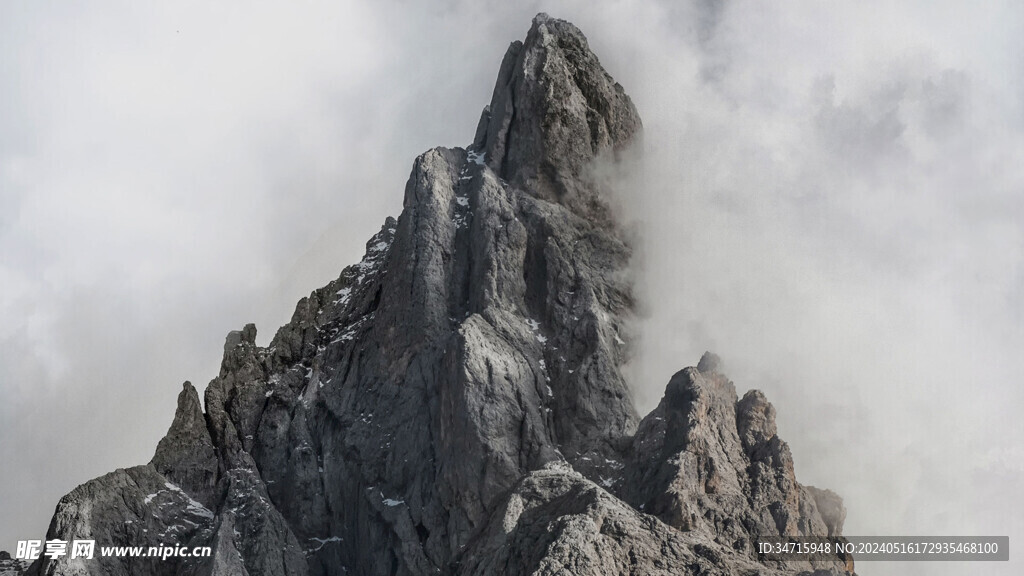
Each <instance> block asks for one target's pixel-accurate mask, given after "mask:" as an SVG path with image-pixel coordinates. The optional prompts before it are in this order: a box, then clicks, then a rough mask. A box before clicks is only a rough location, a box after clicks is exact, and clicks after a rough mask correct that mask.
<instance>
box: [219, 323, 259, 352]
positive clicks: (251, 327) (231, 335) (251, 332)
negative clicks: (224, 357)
mask: <svg viewBox="0 0 1024 576" xmlns="http://www.w3.org/2000/svg"><path fill="white" fill-rule="evenodd" d="M255 343H256V325H255V324H253V323H251V322H250V323H249V324H246V325H245V328H242V329H241V330H232V331H231V332H228V335H227V336H226V337H225V338H224V353H225V354H227V353H228V352H230V351H231V350H233V349H234V348H235V347H236V346H241V345H242V344H255Z"/></svg>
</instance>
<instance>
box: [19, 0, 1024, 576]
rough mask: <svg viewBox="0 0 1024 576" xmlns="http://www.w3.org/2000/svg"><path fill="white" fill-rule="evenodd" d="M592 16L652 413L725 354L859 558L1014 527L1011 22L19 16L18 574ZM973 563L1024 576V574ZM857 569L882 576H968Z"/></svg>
mask: <svg viewBox="0 0 1024 576" xmlns="http://www.w3.org/2000/svg"><path fill="white" fill-rule="evenodd" d="M542 10H543V11H546V12H548V13H550V14H551V15H553V16H556V17H559V18H565V19H568V20H570V21H572V22H574V23H575V24H576V25H578V26H579V27H580V28H581V29H582V30H583V31H584V33H585V34H586V35H587V36H588V38H589V39H590V42H591V46H592V48H593V49H594V51H595V52H596V53H597V55H598V56H599V57H600V58H601V61H602V63H603V64H604V66H605V67H606V68H607V69H608V70H609V72H610V73H611V74H612V75H613V76H615V78H616V80H618V81H619V82H620V83H621V84H622V85H623V86H624V87H625V89H626V91H627V92H628V93H629V94H630V95H631V96H632V98H633V100H634V102H635V103H636V105H637V108H638V110H639V111H640V114H641V117H642V118H643V121H644V125H645V134H644V143H643V148H644V150H643V152H644V153H643V156H642V160H640V161H639V163H638V164H637V165H635V166H630V170H629V177H628V178H627V179H626V180H625V181H623V182H620V183H619V187H618V188H619V189H618V190H617V201H618V203H619V204H620V205H621V209H622V215H621V217H622V219H623V220H624V221H625V222H627V223H628V225H629V226H630V228H631V229H632V230H634V231H635V233H636V238H637V240H636V242H637V247H636V249H637V255H636V261H635V266H636V271H637V293H638V297H639V300H640V305H641V311H640V320H639V322H638V325H637V327H636V331H637V335H636V340H635V343H634V349H635V357H634V358H633V360H632V362H631V364H630V366H629V376H630V379H631V385H632V387H633V390H634V393H635V398H636V401H637V404H638V408H639V409H640V411H641V413H643V412H646V411H647V410H649V409H650V408H651V407H653V406H654V405H655V404H656V403H657V401H658V399H659V398H660V396H661V394H662V392H663V391H664V387H665V385H666V384H667V382H668V379H669V377H670V376H671V375H672V373H673V372H675V371H676V370H678V369H680V368H682V367H685V366H689V365H694V364H696V362H697V360H698V359H699V357H700V355H701V353H702V352H704V351H705V350H713V351H715V352H717V353H718V354H719V355H721V356H722V358H723V360H724V365H725V369H724V371H725V372H726V373H727V374H728V375H729V377H730V378H731V379H732V380H733V381H734V382H735V383H736V386H737V389H738V390H739V391H740V393H741V394H742V392H743V391H745V390H746V389H748V388H759V389H761V390H763V391H764V392H765V393H766V395H767V396H768V398H769V399H770V400H771V401H772V402H773V404H774V405H775V407H776V409H777V411H778V426H779V435H780V436H781V437H782V438H783V439H784V440H786V441H787V442H788V443H789V444H790V446H791V448H792V451H793V456H794V460H795V464H796V471H797V477H798V478H799V480H800V481H801V482H803V483H806V484H813V485H816V486H821V487H828V488H831V489H833V490H835V491H836V492H838V493H839V494H840V495H842V496H843V498H844V500H845V503H846V507H847V509H848V516H847V522H846V528H845V532H846V533H847V534H850V535H873V534H878V535H886V534H888V535H913V534H917V535H992V534H995V535H1003V534H1009V535H1010V537H1011V546H1012V545H1013V544H1012V543H1013V542H1015V541H1016V539H1017V537H1018V536H1024V526H1022V520H1021V518H1024V501H1022V499H1021V498H1020V497H1019V495H1018V494H1017V490H1018V489H1019V487H1020V486H1022V485H1024V450H1022V448H1021V446H1024V424H1021V423H1020V419H1019V418H1018V417H1017V416H1018V412H1019V410H1020V408H1021V407H1022V406H1024V392H1022V391H1021V387H1020V386H1019V383H1020V375H1021V374H1024V359H1022V358H1021V354H1020V353H1019V350H1022V349H1024V328H1022V326H1024V304H1022V302H1024V297H1022V296H1024V268H1022V265H1021V262H1022V260H1024V110H1022V104H1021V103H1022V102H1024V90H1022V88H1024V84H1022V80H1024V66H1022V61H1021V59H1020V57H1019V55H1020V54H1022V53H1024V50H1022V48H1024V46H1022V40H1021V37H1020V35H1019V33H1018V31H1019V30H1020V29H1021V26H1022V24H1024V13H1022V9H1021V8H1020V7H1018V6H1017V5H1016V4H1014V3H1005V4H996V3H990V4H986V5H985V6H984V7H968V6H965V5H962V4H961V3H944V4H936V3H931V2H929V3H923V2H922V3H909V4H904V5H902V6H901V7H891V6H887V5H868V4H864V3H854V2H842V3H828V4H824V3H816V2H791V3H786V4H785V5H768V4H765V3H758V2H752V1H751V2H726V3H715V2H668V1H664V2H656V1H649V2H608V3H601V4H596V5H595V4H593V3H590V2H565V3H539V2H533V3H524V4H522V5H517V6H504V5H499V4H497V3H493V4H488V3H484V2H474V3H470V2H459V1H453V2H447V3H443V4H441V5H436V4H427V3H422V4H417V3H400V4H399V3H370V2H347V3H342V4H333V3H322V4H320V3H303V4H302V5H300V6H294V5H288V6H284V5H272V4H256V5H248V4H247V5H245V6H244V7H243V6H242V5H237V6H230V5H220V6H218V7H210V6H206V5H205V4H200V3H194V4H189V3H180V4H179V3H176V4H175V5H174V6H162V7H149V8H145V9H143V8H140V7H138V6H135V5H131V4H128V5H125V4H116V3H112V4H105V5H103V4H90V5H89V6H88V7H85V6H68V5H65V6H61V7H57V6H55V5H49V4H45V5H44V4H40V3H10V4H5V5H4V6H3V7H2V8H0V13H2V17H0V67H2V70H3V74H2V75H0V99H2V101H3V102H4V106H2V107H0V246H2V251H0V340H2V345H0V395H2V397H3V398H4V401H3V402H2V403H0V431H2V436H0V437H2V441H0V462H2V463H3V464H2V465H0V486H2V489H0V510H3V515H2V517H3V521H2V522H0V549H7V550H11V549H13V548H14V547H15V544H16V541H17V540H19V539H28V538H39V537H41V536H42V534H43V533H44V532H45V529H46V525H47V522H48V521H49V518H50V515H51V514H52V512H53V508H54V506H55V505H56V503H57V501H58V499H59V498H60V497H61V496H62V495H63V494H65V493H66V492H68V491H69V490H71V489H73V488H74V487H75V486H76V485H78V484H81V483H83V482H85V481H87V480H89V479H90V478H93V477H95V476H98V475H100V474H103V473H105V472H108V471H110V470H113V469H114V468H117V467H127V466H132V465H135V464H141V463H144V462H147V461H149V459H150V458H151V456H152V451H153V449H154V448H155V446H156V443H157V441H158V440H159V438H160V437H161V436H162V435H163V434H164V433H165V432H166V430H167V427H168V426H169V425H170V422H171V419H172V417H173V413H174V405H175V404H174V400H175V397H176V395H177V393H178V391H179V390H180V384H181V382H182V381H184V380H191V381H192V382H194V383H195V384H196V385H197V387H199V388H200V390H201V389H202V388H203V387H205V384H206V382H208V381H209V380H210V379H211V378H212V377H213V376H215V375H216V373H217V369H218V366H219V360H220V353H221V345H222V343H223V338H224V336H225V335H226V333H227V332H228V331H229V330H232V329H237V328H240V327H241V326H242V325H244V324H245V323H247V322H255V323H256V324H257V326H258V328H259V330H260V334H259V341H260V342H261V343H265V342H267V341H269V339H270V337H271V336H272V335H273V332H274V330H276V328H277V327H278V326H280V325H281V324H283V323H285V322H286V321H287V320H288V318H289V317H290V315H291V312H292V310H293V307H294V304H295V302H296V301H297V300H298V299H299V298H300V297H302V296H304V295H306V294H308V293H309V292H310V291H311V290H313V289H314V288H316V287H317V286H320V285H322V284H324V283H325V282H326V281H328V280H329V279H331V278H334V277H335V276H336V275H337V274H338V272H340V270H341V269H342V268H343V267H344V266H345V265H347V264H349V263H352V262H355V261H358V259H359V257H360V256H361V254H362V250H363V244H364V242H365V241H366V239H367V238H369V236H370V235H371V234H372V233H373V232H375V231H376V229H377V228H378V227H379V226H380V224H381V222H382V221H383V219H384V218H385V217H386V216H388V215H397V214H398V212H399V210H400V208H401V195H402V189H403V186H404V182H405V179H406V177H407V176H408V174H409V170H410V168H411V165H412V160H413V159H414V158H415V156H416V155H417V154H419V153H420V152H423V151H425V150H427V149H428V148H430V147H433V146H437V145H446V146H464V145H466V144H467V143H468V142H469V141H470V140H471V139H472V135H473V130H474V127H475V123H476V120H477V119H478V117H479V112H480V109H481V108H482V107H483V105H484V104H486V103H487V102H488V101H489V99H490V92H491V89H492V87H493V82H494V76H495V74H496V73H497V67H498V64H499V63H500V60H501V56H502V54H503V53H504V51H505V49H506V47H507V45H508V42H511V41H513V40H516V39H521V38H522V37H523V36H524V34H525V32H526V30H527V29H528V28H529V23H530V18H531V17H532V16H533V15H534V14H535V13H536V12H538V11H542ZM984 568H985V571H986V573H991V574H1016V573H1018V572H1019V571H1020V568H1019V565H1018V562H1015V561H1011V562H1009V563H998V564H989V565H985V566H984ZM976 569H977V567H976V566H972V565H965V564H945V563H943V564H938V563H900V564H895V563H893V564H882V563H864V564H861V565H859V566H858V572H859V573H862V574H925V573H927V574H967V573H972V572H973V571H975V570H976Z"/></svg>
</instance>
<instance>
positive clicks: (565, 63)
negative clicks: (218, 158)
mask: <svg viewBox="0 0 1024 576" xmlns="http://www.w3.org/2000/svg"><path fill="white" fill-rule="evenodd" d="M640 134H641V121H640V117H639V115H638V114H637V111H636V109H635V107H634V106H633V104H632V102H631V100H630V99H629V97H628V96H627V95H626V93H625V91H624V90H623V89H622V87H621V86H620V85H619V84H617V83H616V82H615V81H614V80H613V79H612V78H611V76H609V75H608V74H607V72H605V70H604V69H603V68H602V67H601V65H600V63H599V61H598V59H597V57H596V56H594V54H593V53H592V52H591V51H590V49H589V47H588V45H587V41H586V39H585V37H584V36H583V34H582V33H581V32H580V31H579V30H578V29H576V28H575V27H574V26H573V25H572V24H569V23H568V22H564V21H560V20H556V19H552V18H549V17H548V16H546V15H543V14H541V15H538V16H537V17H536V18H535V19H534V21H533V25H532V27H531V29H530V31H529V33H528V34H527V37H526V40H525V41H524V42H514V43H513V44H512V45H511V46H510V47H509V49H508V51H507V52H506V54H505V57H504V59H503V61H502V63H501V67H500V70H499V73H498V79H497V82H496V85H495V88H494V92H493V96H492V99H491V102H490V104H489V105H488V106H487V107H486V108H485V109H484V111H483V113H482V114H481V118H480V122H479V126H478V128H477V131H476V135H475V137H474V140H473V143H472V145H470V146H468V147H467V148H464V149H463V148H435V149H433V150H430V151H428V152H426V153H424V154H422V155H421V156H420V157H418V158H417V159H416V161H415V163H414V165H413V169H412V173H411V175H410V177H409V180H408V183H407V185H406V189H405V197H404V203H403V204H404V205H403V211H402V214H401V215H400V216H399V218H398V219H397V220H396V219H390V218H389V219H388V220H387V221H386V222H385V223H384V225H383V226H382V228H381V229H380V231H379V232H378V233H377V234H376V235H374V236H373V237H372V238H371V239H370V240H369V242H367V244H366V253H365V256H364V257H363V259H362V261H361V262H359V263H357V264H355V265H353V266H349V267H347V268H345V269H344V270H343V271H342V272H341V275H340V276H339V277H338V278H337V279H336V280H334V281H332V282H330V283H329V284H328V285H327V286H324V287H323V288H320V289H317V290H315V291H314V292H313V293H312V294H310V296H309V297H307V298H303V299H302V300H301V301H300V302H299V303H298V305H297V307H296V310H295V313H294V315H293V317H292V319H291V321H290V322H289V323H288V324H286V325H285V326H283V327H281V328H280V329H279V330H278V331H277V333H276V335H275V336H274V338H273V339H272V341H271V342H270V344H269V345H268V346H266V347H261V346H258V345H257V344H256V328H255V327H254V326H252V325H248V326H246V327H245V328H244V329H242V330H240V331H236V332H232V333H230V334H229V335H228V337H227V339H226V342H225V347H224V358H223V361H222V364H221V369H220V373H219V374H218V376H217V377H216V378H214V379H213V381H212V382H210V384H209V386H208V387H207V388H206V391H205V411H204V410H203V404H201V403H200V401H199V395H198V392H197V391H196V389H195V388H194V387H193V386H192V385H191V384H190V383H188V382H186V383H185V384H184V386H183V390H182V392H181V394H180V395H179V397H178V407H177V410H176V412H175V415H174V419H173V422H172V424H171V427H170V430H169V431H168V433H167V435H166V436H165V437H164V439H163V440H161V441H160V443H159V445H158V446H157V449H156V453H155V454H154V457H153V459H152V461H151V462H150V463H148V464H146V465H143V466H138V467H135V468H130V469H127V470H117V471H115V472H113V473H111V474H108V475H106V476H103V477H101V478H97V479H95V480H92V481H90V482H87V483H86V484H83V485H82V486H79V487H78V488H76V489H75V490H74V491H72V492H71V493H70V494H68V495H67V496H65V497H64V498H63V499H61V501H60V503H59V504H58V505H57V510H56V513H55V515H54V517H53V520H52V521H51V524H50V528H49V530H48V532H47V539H53V538H60V539H65V540H71V539H75V538H78V539H82V538H92V539H95V540H96V541H97V543H98V545H131V546H157V545H160V544H164V545H168V544H171V545H173V544H178V545H182V546H186V547H189V548H192V547H197V546H209V547H210V548H211V551H212V554H211V556H210V557H203V558H171V559H168V560H166V561H164V560H158V559H151V558H118V557H106V558H97V559H95V560H92V561H82V560H81V559H76V560H70V559H67V558H60V559H57V560H49V559H41V560H39V561H37V562H36V563H35V564H34V565H33V566H32V568H31V573H33V574H47V575H71V574H76V575H78V574H153V575H162V574H167V575H179V574H180V575H211V576H212V575H254V576H255V575H277V574H281V575H283V574H289V575H306V574H310V575H326V574H346V573H348V574H380V575H427V574H452V575H463V574H465V575H470V574H481V575H482V574H552V575H553V574H594V575H597V574H723V575H724V574H750V575H753V574H761V575H775V574H796V573H806V574H811V573H814V574H841V573H845V572H846V571H847V570H850V571H852V566H850V565H847V564H846V562H845V561H844V559H841V558H836V559H833V560H829V561H823V562H816V563H814V564H811V563H803V564H797V563H788V564H780V563H771V562H763V561H759V560H758V556H757V554H756V553H755V551H754V549H753V545H752V542H753V539H754V538H756V537H757V536H770V535H776V536H777V535H800V534H802V535H819V536H839V535H840V534H841V530H842V523H843V519H844V516H845V510H844V508H843V507H842V503H841V500H840V499H839V498H838V496H836V495H835V494H834V493H832V492H829V491H827V490H818V489H815V488H812V487H809V486H802V485H800V484H799V483H798V482H797V481H796V477H795V473H794V470H793V461H792V457H791V455H790V453H789V448H788V447H787V445H786V444H785V443H784V442H783V441H781V440H780V439H779V438H778V436H777V435H776V431H775V411H774V408H772V406H771V404H770V403H768V402H767V400H766V399H765V398H764V396H763V395H762V394H761V393H760V392H757V391H751V392H748V393H747V394H745V395H744V396H743V397H742V398H738V397H737V393H736V391H735V387H734V385H733V383H732V382H730V381H729V380H728V379H727V378H726V377H725V376H724V375H723V374H722V373H721V372H720V370H721V368H720V362H719V361H718V360H717V358H716V357H714V356H713V355H710V354H709V355H705V357H704V358H702V359H701V362H700V363H699V364H698V366H697V367H696V368H686V369H684V370H682V371H680V372H679V373H677V374H676V375H675V376H673V377H672V379H671V381H670V382H669V383H668V386H667V388H666V393H665V396H664V398H663V399H662V401H661V403H660V404H659V406H658V407H657V408H656V409H655V410H654V411H653V412H652V413H651V414H649V415H647V416H646V417H645V418H643V419H642V420H641V419H640V418H639V417H638V415H637V414H636V411H635V409H634V407H633V402H632V399H631V397H630V393H629V388H628V386H627V385H626V382H625V380H624V378H623V376H622V372H621V366H622V365H623V364H624V362H625V361H626V360H627V359H628V355H629V338H628V334H627V333H626V330H625V328H626V325H627V323H628V322H629V320H630V315H631V312H632V309H633V305H634V301H633V295H632V291H631V281H630V278H629V274H628V273H627V264H628V262H629V259H630V256H631V250H630V247H629V244H628V243H627V242H626V240H625V237H624V235H623V234H622V232H621V230H620V229H619V227H618V226H617V225H616V223H615V221H614V215H613V214H612V213H611V211H610V210H609V208H608V204H607V202H606V200H605V194H606V191H604V190H602V187H601V184H600V180H599V179H597V178H594V177H593V175H592V174H593V172H592V168H593V166H594V163H595V162H609V163H614V160H615V158H616V157H617V156H619V155H620V154H622V153H623V152H624V151H625V150H627V149H628V148H629V146H630V145H632V144H634V143H635V142H636V141H637V139H638V138H639V137H640Z"/></svg>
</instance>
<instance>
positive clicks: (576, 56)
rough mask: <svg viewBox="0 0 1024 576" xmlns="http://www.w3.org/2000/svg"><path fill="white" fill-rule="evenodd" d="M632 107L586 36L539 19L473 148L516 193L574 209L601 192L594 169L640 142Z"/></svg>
mask: <svg viewBox="0 0 1024 576" xmlns="http://www.w3.org/2000/svg"><path fill="white" fill-rule="evenodd" d="M641 130H642V124H641V121H640V116H639V114H638V113H637V111H636V107H635V106H633V102H632V100H630V98H629V96H628V95H627V94H626V92H625V91H624V90H623V88H622V86H620V85H619V84H618V83H617V82H615V80H614V79H613V78H612V77H611V76H610V75H609V74H608V72H606V71H605V69H604V68H603V67H602V66H601V63H600V61H599V60H598V58H597V56H596V55H594V53H593V52H592V51H591V50H590V47H589V45H588V43H587V38H586V37H585V36H584V35H583V33H582V32H580V30H579V28H577V27H576V26H574V25H573V24H571V23H569V22H566V21H565V20H558V19H556V18H551V17H550V16H548V15H547V14H544V13H541V14H538V15H537V16H536V17H535V18H534V19H533V25H532V27H531V28H530V31H529V33H528V34H527V35H526V40H525V42H518V41H516V42H513V43H512V44H511V45H510V46H509V48H508V51H506V53H505V57H504V58H503V59H502V63H501V67H500V69H499V71H498V79H497V81H496V82H495V85H494V93H493V95H492V97H491V103H490V104H489V105H488V106H487V107H486V108H485V109H484V112H483V114H482V115H481V118H480V124H479V126H478V127H477V132H476V137H475V138H474V143H473V147H474V148H475V149H476V150H478V151H482V152H484V153H485V154H486V156H485V157H486V162H487V165H488V166H490V167H491V169H493V170H494V171H495V172H496V173H498V174H499V175H500V176H501V177H502V178H504V179H505V180H506V181H508V182H509V183H510V184H511V185H512V186H513V187H516V188H518V189H521V190H525V191H529V192H530V193H531V194H534V195H536V196H538V197H540V198H543V199H545V200H551V201H558V202H560V203H562V204H565V205H568V206H571V207H583V206H585V205H587V204H589V203H590V201H591V200H592V199H593V197H594V194H595V191H594V190H593V187H592V185H591V183H590V181H589V174H588V169H589V168H590V166H591V164H592V162H593V161H594V159H596V158H599V157H602V156H606V155H611V156H614V155H616V154H617V153H619V152H621V151H622V150H624V149H625V148H627V147H628V146H629V145H630V144H632V143H633V141H634V140H635V139H636V138H637V137H638V136H639V135H640V133H641Z"/></svg>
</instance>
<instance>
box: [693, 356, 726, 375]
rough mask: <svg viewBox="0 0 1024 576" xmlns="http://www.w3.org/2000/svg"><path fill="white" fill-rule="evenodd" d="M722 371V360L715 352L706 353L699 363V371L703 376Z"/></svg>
mask: <svg viewBox="0 0 1024 576" xmlns="http://www.w3.org/2000/svg"><path fill="white" fill-rule="evenodd" d="M721 369H722V359H721V358H719V357H718V354H715V353H714V352H705V353H704V355H703V356H701V357H700V362H698V363H697V370H698V371H700V373H701V374H718V373H719V372H720V371H721Z"/></svg>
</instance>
